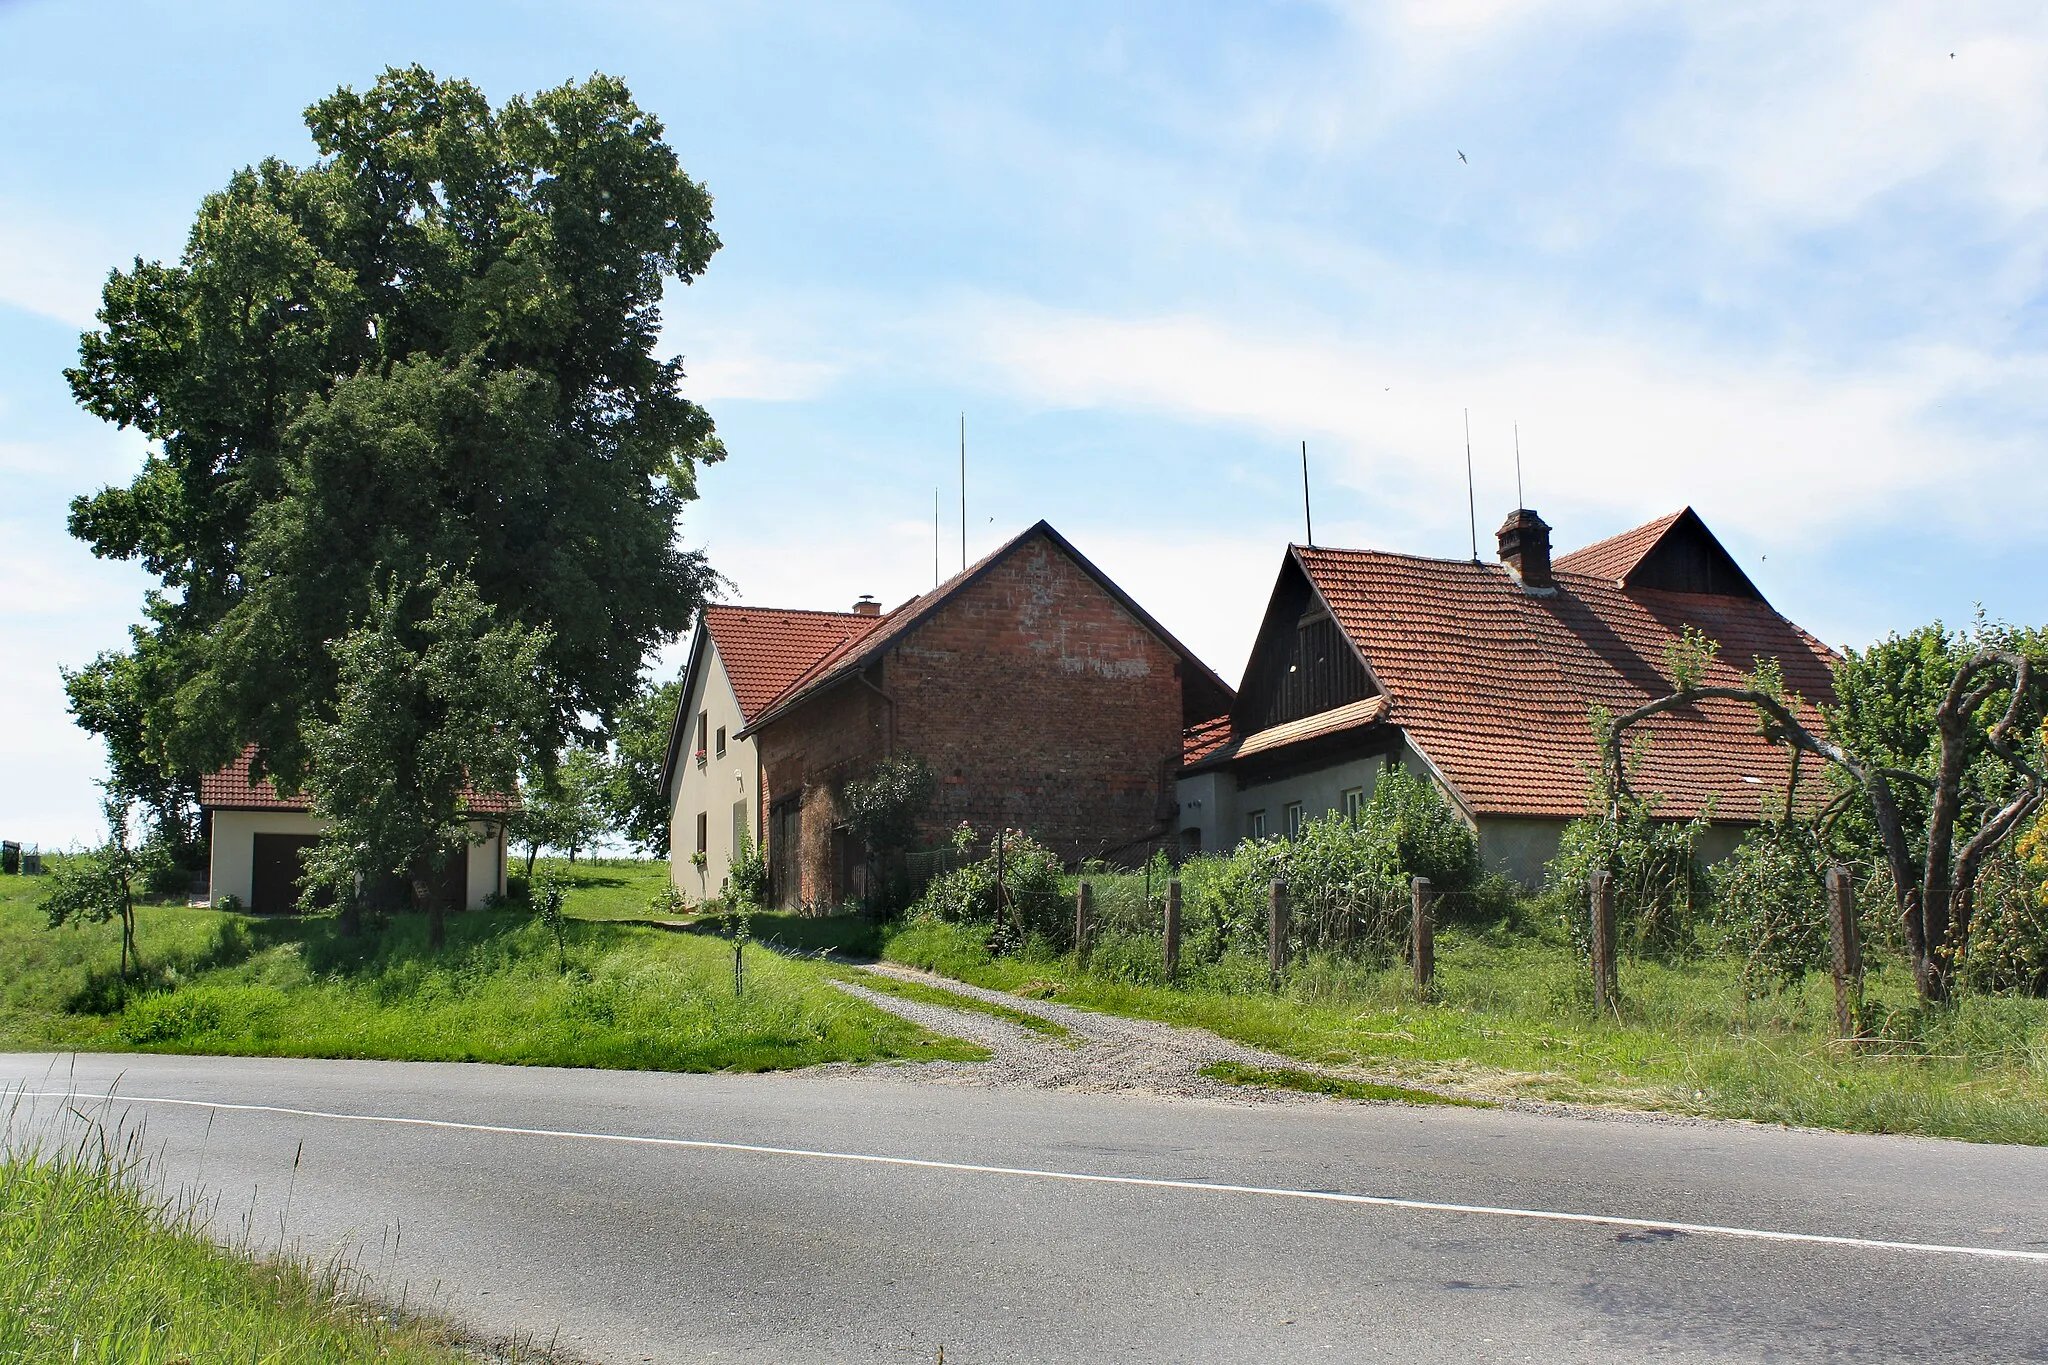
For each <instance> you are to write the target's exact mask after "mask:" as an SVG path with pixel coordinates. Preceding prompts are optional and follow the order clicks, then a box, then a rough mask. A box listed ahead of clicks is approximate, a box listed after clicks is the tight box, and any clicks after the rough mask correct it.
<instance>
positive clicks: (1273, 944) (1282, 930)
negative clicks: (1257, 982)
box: [1266, 882, 1287, 991]
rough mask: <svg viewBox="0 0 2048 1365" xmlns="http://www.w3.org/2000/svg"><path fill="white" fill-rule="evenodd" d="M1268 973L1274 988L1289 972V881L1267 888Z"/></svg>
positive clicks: (1277, 988)
mask: <svg viewBox="0 0 2048 1365" xmlns="http://www.w3.org/2000/svg"><path fill="white" fill-rule="evenodd" d="M1266 973H1267V976H1268V977H1269V978H1270V980H1271V984H1272V987H1273V989H1274V990H1276V991H1277V990H1279V989H1280V980H1281V978H1282V977H1284V976H1285V975H1286V974H1287V883H1286V882H1274V883H1273V884H1272V885H1271V886H1269V887H1267V888H1266Z"/></svg>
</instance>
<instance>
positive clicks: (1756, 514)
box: [0, 0, 2048, 846]
mask: <svg viewBox="0 0 2048 1365" xmlns="http://www.w3.org/2000/svg"><path fill="white" fill-rule="evenodd" d="M413 61H418V62H421V63H424V64H425V65H427V66H429V67H431V68H432V69H434V70H436V71H438V72H440V73H441V74H444V75H461V76H465V77H468V78H470V79H472V80H474V81H476V82H477V83H478V84H480V85H481V86H482V87H483V88H484V90H485V91H486V92H487V93H488V94H489V95H490V96H491V97H492V98H493V99H494V100H502V99H504V98H505V97H507V96H509V95H511V94H513V93H515V92H519V91H529V90H533V89H537V88H541V87H545V86H548V85H554V84H558V83H560V82H562V81H563V80H566V79H571V78H576V77H580V76H583V75H586V74H588V73H589V72H591V71H593V70H603V71H606V72H610V73H613V74H616V75H619V76H622V77H624V78H625V79H626V80H627V81H628V82H629V83H630V85H631V86H632V88H633V91H634V93H635V95H636V96H637V98H638V99H639V100H640V102H641V103H642V104H643V105H644V106H646V107H647V108H649V109H651V110H653V111H655V112H656V113H658V114H659V115H660V116H661V117H662V118H663V119H664V120H665V121H666V123H667V125H668V130H669V136H670V140H671V141H672V142H673V144H674V145H675V146H676V148H677V150H678V151H679V153H680V154H681V157H682V159H683V162H684V164H685V165H686V166H687V167H688V168H689V169H690V171H691V173H692V174H694V175H696V176H697V177H699V178H700V179H702V180H703V181H704V182H705V183H706V184H707V185H708V187H709V188H710V190H711V192H712V194H713V195H714V196H715V198H716V201H717V214H718V229H719V232H720V234H721V236H722V237H723V238H724V240H725V243H726V246H725V249H724V250H723V251H721V252H720V253H719V255H718V256H717V258H716V259H715V260H714V262H713V264H712V268H711V270H710V272H709V273H708V274H707V275H706V276H705V277H704V279H703V280H702V281H700V282H699V283H698V284H696V285H694V286H692V287H690V288H688V289H686V290H685V289H678V290H673V291H671V295H670V299H669V303H668V306H667V319H668V329H667V338H666V340H667V345H668V346H669V347H670V348H671V349H673V350H675V351H679V352H681V353H682V354H683V355H684V356H685V357H686V358H687V364H688V368H689V372H690V374H691V380H690V385H691V389H692V392H693V393H694V395H695V396H696V397H698V398H699V399H700V400H701V401H703V402H704V403H705V404H706V405H707V406H708V407H709V408H710V409H711V411H712V413H713V414H714V416H715V417H716V418H717V420H718V423H719V426H720V429H721V431H722V433H723V435H724V437H725V441H726V444H727V446H728V447H729V449H730V451H731V459H730V460H729V461H728V462H727V463H726V464H724V465H722V466H719V467H717V468H715V469H712V470H709V471H707V472H706V474H705V476H704V478H703V483H702V487H703V494H704V498H703V501H702V502H701V503H700V504H698V505H697V506H696V507H695V508H693V510H692V512H691V515H690V517H689V519H688V524H687V526H686V528H685V534H686V536H687V537H688V538H689V539H690V541H691V542H692V543H695V544H699V545H702V546H704V547H706V548H707V549H708V551H709V553H710V555H711V557H712V560H713V562H714V564H715V565H716V566H717V567H718V568H719V569H720V570H722V571H723V572H724V573H725V574H726V575H727V576H728V577H729V578H730V579H731V581H732V583H733V585H734V591H735V594H736V596H737V597H738V599H739V600H742V601H748V602H757V603H765V604H772V605H791V606H826V607H841V606H844V605H846V604H847V603H849V602H851V601H852V600H853V598H854V597H855V596H856V595H858V594H860V593H863V592H872V593H874V594H876V595H877V596H880V597H882V598H883V599H884V600H885V601H889V602H894V601H897V600H900V599H902V598H903V597H906V596H908V595H910V594H911V593H914V592H916V591H919V590H920V589H922V588H923V587H925V586H927V585H928V583H929V581H930V578H931V561H932V526H931V515H932V495H933V489H934V488H935V487H937V488H940V489H942V490H943V493H942V497H941V500H940V501H941V509H942V521H943V526H942V528H941V529H942V541H943V544H944V546H945V547H947V548H946V550H945V556H946V560H947V562H948V563H949V564H952V563H955V562H956V561H957V558H958V555H959V534H960V526H959V517H958V511H957V508H958V502H957V491H956V489H955V486H954V477H955V476H954V462H955V459H956V442H957V423H958V420H959V414H960V413H961V412H962V411H963V410H964V411H965V412H966V413H967V424H968V443H969V462H970V468H969V488H968V498H969V513H968V527H967V531H968V539H969V550H970V553H978V552H979V551H981V550H983V549H986V548H988V547H989V546H990V545H992V544H994V543H995V542H996V540H997V539H998V538H999V537H1001V536H1003V535H1007V534H1009V533H1011V532H1013V531H1015V530H1017V529H1019V528H1021V527H1022V526H1024V525H1027V524H1029V523H1030V522H1031V521H1033V520H1035V519H1037V518H1038V517H1041V516H1043V517H1047V518H1050V519H1051V520H1052V521H1053V523H1054V524H1055V525H1057V526H1059V527H1060V529H1061V530H1062V531H1064V532H1066V533H1067V534H1068V535H1069V536H1070V537H1071V538H1072V539H1074V540H1075V541H1076V542H1077V543H1078V544H1079V545H1080V546H1081V548H1082V549H1083V550H1084V551H1086V552H1087V553H1089V554H1090V555H1091V556H1093V557H1095V558H1096V559H1097V561H1098V562H1099V563H1101V564H1102V565H1103V566H1104V568H1106V569H1107V570H1108V571H1109V572H1110V573H1111V574H1112V575H1114V576H1116V577H1117V578H1118V579H1119V580H1120V581H1122V582H1123V583H1124V584H1125V585H1126V586H1127V587H1128V588H1130V590H1131V591H1132V592H1133V593H1134V594H1135V595H1136V596H1137V597H1138V598H1139V600H1141V601H1143V602H1145V603H1146V604H1147V605H1148V606H1149V607H1150V608H1152V610H1153V611H1154V612H1155V614H1157V615H1158V616H1159V617H1160V618H1161V619H1162V620H1163V621H1164V622H1166V624H1167V625H1168V626H1169V627H1171V628H1172V629H1174V630H1175V631H1176V632H1177V633H1179V634H1181V636H1182V637H1183V638H1184V639H1185V640H1187V641H1188V643H1189V644H1190V645H1192V646H1193V647H1194V648H1195V649H1196V650H1197V651H1198V652H1200V653H1201V654H1203V655H1204V656H1205V657H1206V658H1208V659H1209V660H1210V661H1211V663H1213V664H1214V665H1215V666H1216V667H1217V669H1218V670H1219V671H1220V672H1222V673H1223V674H1224V676H1225V677H1227V678H1234V677H1235V676H1236V675H1237V673H1238V672H1239V670H1240V669H1241V668H1242V665H1243V660H1244V656H1245V653H1246V651H1247V649H1248V648H1249V644H1250V636H1251V632H1252V630H1253V628H1254V626H1255V625H1256V622H1257V618H1258V613H1259V609H1260V607H1261V605H1262V603H1263V601H1264V597H1265V594H1266V590H1267V588H1268V586H1269V585H1270V582H1271V578H1272V575H1273V572H1274V570H1275V569H1276V568H1277V565H1278V561H1279V557H1280V554H1281V548H1282V546H1283V545H1284V544H1285V543H1286V542H1287V541H1288V540H1289V539H1299V538H1300V536H1301V522H1300V489H1299V484H1298V482H1297V479H1298V466H1297V460H1298V453H1297V451H1298V444H1297V443H1298V442H1300V441H1302V440H1304V439H1305V440H1307V441H1308V442H1309V451H1310V457H1311V461H1312V463H1313V466H1314V471H1315V481H1316V527H1317V538H1318V540H1319V541H1322V542H1324V543H1332V544H1350V545H1369V546H1376V547H1384V548H1391V549H1399V550H1405V551H1411V552H1416V553H1423V554H1444V555H1458V554H1463V553H1465V552H1466V545H1467V528H1466V509H1465V489H1464V435H1463V425H1462V423H1463V416H1462V414H1463V412H1464V410H1465V409H1467V408H1469V409H1470V411H1471V422H1472V435H1473V446H1474V458H1475V463H1476V469H1477V495H1478V504H1479V521H1480V535H1481V538H1482V548H1483V549H1484V547H1485V543H1486V542H1487V541H1488V540H1489V534H1488V533H1489V531H1490V529H1491V527H1493V526H1495V525H1497V524H1498V523H1499V521H1500V520H1501V518H1502V517H1503V516H1504V515H1505V514H1506V512H1507V511H1508V510H1509V509H1511V508H1512V507H1513V506H1514V503H1515V493H1514V463H1513V439H1514V438H1513V432H1514V427H1515V425H1516V424H1519V426H1520V430H1521V444H1522V451H1523V457H1524V468H1525V483H1526V488H1527V500H1528V501H1529V503H1530V504H1531V505H1533V506H1535V507H1536V508H1538V509H1539V510H1540V511H1542V513H1543V514H1544V515H1545V517H1546V518H1547V519H1548V520H1549V521H1550V522H1551V523H1552V524H1553V525H1554V526H1555V527H1556V532H1555V538H1556V542H1557V544H1558V546H1559V548H1560V549H1565V548H1571V547H1574V546H1577V545H1580V544H1584V543H1586V542H1588V541H1591V540H1594V539H1598V538H1599V537H1601V536H1605V535H1609V534H1612V533H1614V532H1616V531H1619V530H1622V529H1625V528H1627V527H1628V526H1631V525H1634V524H1636V523H1638V522H1640V521H1643V520H1646V519H1648V518H1649V517H1652V516H1655V515H1658V514H1660V513H1663V512H1667V511H1671V510H1674V509H1676V508H1678V507H1680V506H1683V505H1685V504H1688V503H1690V504H1692V505H1694V506H1695V507H1697V508H1698V509H1699V510H1700V512H1701V514H1702V515H1703V516H1705V518H1706V519H1707V521H1708V524H1709V525H1711V526H1712V527H1713V528H1714V529H1715V530H1716V531H1717V532H1718V533H1720V535H1721V536H1722V537H1723V539H1724V540H1725V541H1726V542H1727V543H1728V544H1729V546H1730V548H1731V550H1733V551H1734V553H1735V554H1736V555H1737V557H1738V558H1739V559H1740V560H1741V561H1742V563H1743V564H1744V566H1745V568H1747V569H1748V570H1749V572H1750V574H1751V576H1752V577H1753V578H1755V579H1756V581H1757V582H1758V584H1759V585H1760V586H1761V587H1762V588H1763V590H1764V591H1765V593H1766V594H1767V595H1768V596H1770V598H1771V599H1772V601H1773V602H1774V603H1775V604H1776V605H1777V606H1778V607H1779V608H1780V609H1781V610H1783V611H1784V612H1785V613H1786V614H1787V615H1789V616H1791V617H1792V618H1793V619H1795V620H1797V621H1799V622H1801V623H1802V624H1804V625H1806V626H1807V627H1808V628H1810V629H1812V630H1814V631H1815V632H1816V633H1818V634H1819V635H1821V636H1822V637H1823V638H1825V639H1827V640H1829V641H1830V642H1832V643H1836V644H1861V643H1864V642H1866V641H1868V640H1870V639H1872V638H1874V637H1876V636H1879V635H1881V634H1883V633H1884V632H1886V631H1888V630H1891V629H1894V628H1906V627H1910V626H1912V625H1914V624H1916V623H1918V622H1921V621H1925V620H1927V619H1929V618H1932V617H1935V616H1942V617H1945V618H1947V619H1949V620H1951V621H1960V620H1964V619H1966V618H1967V617H1968V616H1969V615H1970V613H1971V612H1972V611H1973V610H1974V608H1975V607H1976V605H1977V604H1980V603H1981V604H1982V605H1983V606H1984V608H1985V609H1986V610H1988V611H1989V612H1990V613H1991V614H1993V615H1994V616H2002V617H2005V618H2008V619H2013V620H2025V621H2041V620H2043V619H2048V575H2044V574H2043V573H2042V571H2041V568H2040V563H2041V560H2042V557H2043V552H2044V550H2048V534H2044V529H2043V513H2044V509H2048V496H2044V495H2048V459H2044V457H2043V448H2042V443H2043V438H2044V436H2048V386H2044V384H2043V379H2044V377H2048V306H2044V299H2043V289H2042V277H2043V254H2044V247H2048V18H2044V15H2043V13H2042V10H2041V7H2040V6H2038V5H1995V4H1992V5H1969V4H1958V5H1949V6H1942V7H1935V6H1927V5H1924V4H1891V3H1884V0H1867V2H1866V3H1855V4H1840V5H1826V4H1815V5H1803V6H1784V5H1746V4H1742V3H1731V0H1719V3H1707V4H1696V5H1689V4H1646V3H1640V2H1638V3H1602V2H1600V0H1557V2H1556V3H1543V0H1430V2H1429V3H1391V4H1367V3H1343V2H1341V0H1332V3H1324V4H1263V5H1262V4H1245V3H1241V4H1232V5H1213V6H1205V5H1199V4H1189V3H1170V4H1169V3H1161V4H1156V5H1147V4H1114V3H1096V4H1086V5H1082V4H1061V3H1043V2H1041V3H1033V4H1019V5H1013V6H1005V5H998V4H981V5H974V6H955V5H936V4H934V5H926V6H918V5H902V4H888V3H861V2H860V0H841V2H840V3H830V4H819V5H803V4H789V5H732V4H728V5H718V6H708V5H707V6H694V5H685V4H652V3H647V4H624V3H618V4H593V3H586V4H583V5H580V6H577V7H575V8H574V9H573V10H571V9H569V8H567V7H560V6H543V5H521V4H509V3H500V4H495V5H460V4H443V5H419V4H409V5H388V6H385V5H361V6H352V7H341V6H325V7H319V8H317V9H316V8H314V7H300V6H282V5H261V4H245V5H236V4H214V5H199V4H153V5H139V4H137V5H121V4H101V5H93V6H82V5H60V4H56V3H50V2H49V0H26V2H24V0H13V3H8V2H7V0H0V129H5V130H6V131H5V133H4V134H0V488H4V490H5V491H4V493H0V642H4V643H0V718H4V731H0V733H4V738H0V834H4V835H5V837H8V838H22V839H26V840H31V841H39V842H41V843H42V844H44V845H45V846H61V845H64V844H67V843H71V842H74V841H78V840H83V839H86V838H89V837H91V836H92V835H93V834H94V832H95V828H96V819H95V813H94V791H93V787H92V782H93V779H94V778H95V777H96V776H97V775H98V772H99V756H98V753H97V750H96V747H95V745H94V744H93V743H92V742H90V741H89V740H87V739H86V738H85V737H84V736H82V735H80V734H78V733H77V732H76V731H75V730H73V729H72V728H71V727H70V725H69V721H68V717H67V715H66V713H65V711H64V707H63V698H62V693H61V690H60V686H59V683H58V678H57V668H58V666H59V665H60V664H71V665H76V664H80V663H83V662H85V661H87V660H89V659H90V658H91V657H92V655H93V654H94V653H95V652H96V651H97V650H100V649H103V648H107V647H111V646H116V645H119V644H120V643H121V641H122V639H123V635H124V631H125V630H126V628H127V626H128V624H129V623H130V622H131V621H132V620H133V619H134V618H135V614H136V607H137V604H138V602H139V600H140V594H141V591H142V588H143V587H144V586H145V584H144V580H143V577H142V575H141V574H140V573H139V572H138V571H136V570H134V569H132V568H131V567H129V566H126V565H118V564H103V563H99V562H97V561H94V560H93V559H92V558H91V557H90V555H88V554H87V553H86V552H85V550H84V549H83V547H82V546H79V545H77V544H76V543H74V542H72V541H70V540H68V539H67V538H66V537H65V535H64V532H63V514H64V507H65V504H66V502H67V501H68V499H69V498H70V497H71V496H72V495H73V494H75V493H78V492H82V491H87V490H89V489H92V488H95V487H97V486H99V485H101V484H103V483H106V482H110V481H125V480H126V479H127V478H128V477H129V475H130V474H131V472H132V471H133V469H134V467H135V465H136V463H137V461H138V460H139V458H140V453H141V452H140V446H139V444H138V443H137V442H136V441H135V440H133V439H132V438H131V437H130V436H128V435H126V434H123V433H118V432H114V431H112V430H111V429H109V428H106V427H104V426H103V425H101V424H100V423H97V422H96V421H94V420H93V419H91V418H89V417H87V416H85V415H84V414H82V413H81V412H79V411H78V410H77V409H75V408H74V407H73V406H72V405H71V403H70V400H69V398H68V395H67V393H66V391H65V388H64V385H63V381H62V378H61V375H60V373H59V371H60V370H61V369H62V367H63V366H64V365H65V364H66V363H68V362H69V361H70V359H71V357H72V356H73V354H74V352H75V348H76V343H77V334H78V332H79V330H80V329H81V328H82V327H85V326H87V325H89V324H90V322H91V315H92V311H93V308H94V306H95V302H96V298H97V291H98V284H99V282H100V280H101V279H103V278H104V275H105V273H106V271H107V269H108V268H109V267H110V266H113V265H116V264H119V263H123V262H126V261H128V260H130V259H132V258H133V257H135V256H137V255H141V256H144V257H151V258H162V257H172V256H175V255H176V254H177V252H178V251H179V249H180V247H181V245H182V242H183V237H184V233H185V229H186V227H187V226H188V224H189V222H190V218H191V214H192V212H193V210H194V209H195V208H196V206H197V204H198V201H199V199H200V197H201V196H202V195H203V194H205V193H206V192H207V191H209V190H211V189H214V188H216V187H217V186H218V185H220V184H221V182H222V181H223V180H224V179H225V178H226V177H227V175H228V174H229V173H230V172H231V171H232V170H233V169H234V168H236V167H238V166H241V165H243V164H246V163H248V162H251V161H254V160H256V159H257V158H260V157H262V156H265V155H280V156H284V157H286V158H288V159H292V160H298V161H304V160H307V159H309V158H310V157H311V155H312V149H311V146H310V144H309V143H308V141H307V138H306V134H305V130H304V127H303V125H302V123H301V122H300V111H301V110H302V109H303V108H304V106H305V105H307V104H308V103H310V102H311V101H313V100H314V99H316V98H318V97H319V96H320V95H322V94H323V93H325V92H327V91H329V90H332V89H333V88H334V87H335V86H337V85H341V84H354V85H359V86H360V85H364V84H367V83H368V82H370V81H371V80H373V79H374V78H375V76H376V73H377V72H378V71H379V70H380V69H381V68H382V67H383V66H384V65H386V64H389V63H406V62H413ZM1460 151H1462V152H1463V153H1464V154H1465V157H1464V159H1463V160H1461V159H1460V158H1459V156H1458V153H1459V152H1460ZM679 660H680V650H679V649H672V650H670V651H669V652H668V654H667V655H666V656H665V657H664V659H663V660H662V661H660V664H659V666H660V667H661V668H663V669H666V670H672V669H673V668H674V666H675V665H676V664H677V663H678V662H679Z"/></svg>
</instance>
